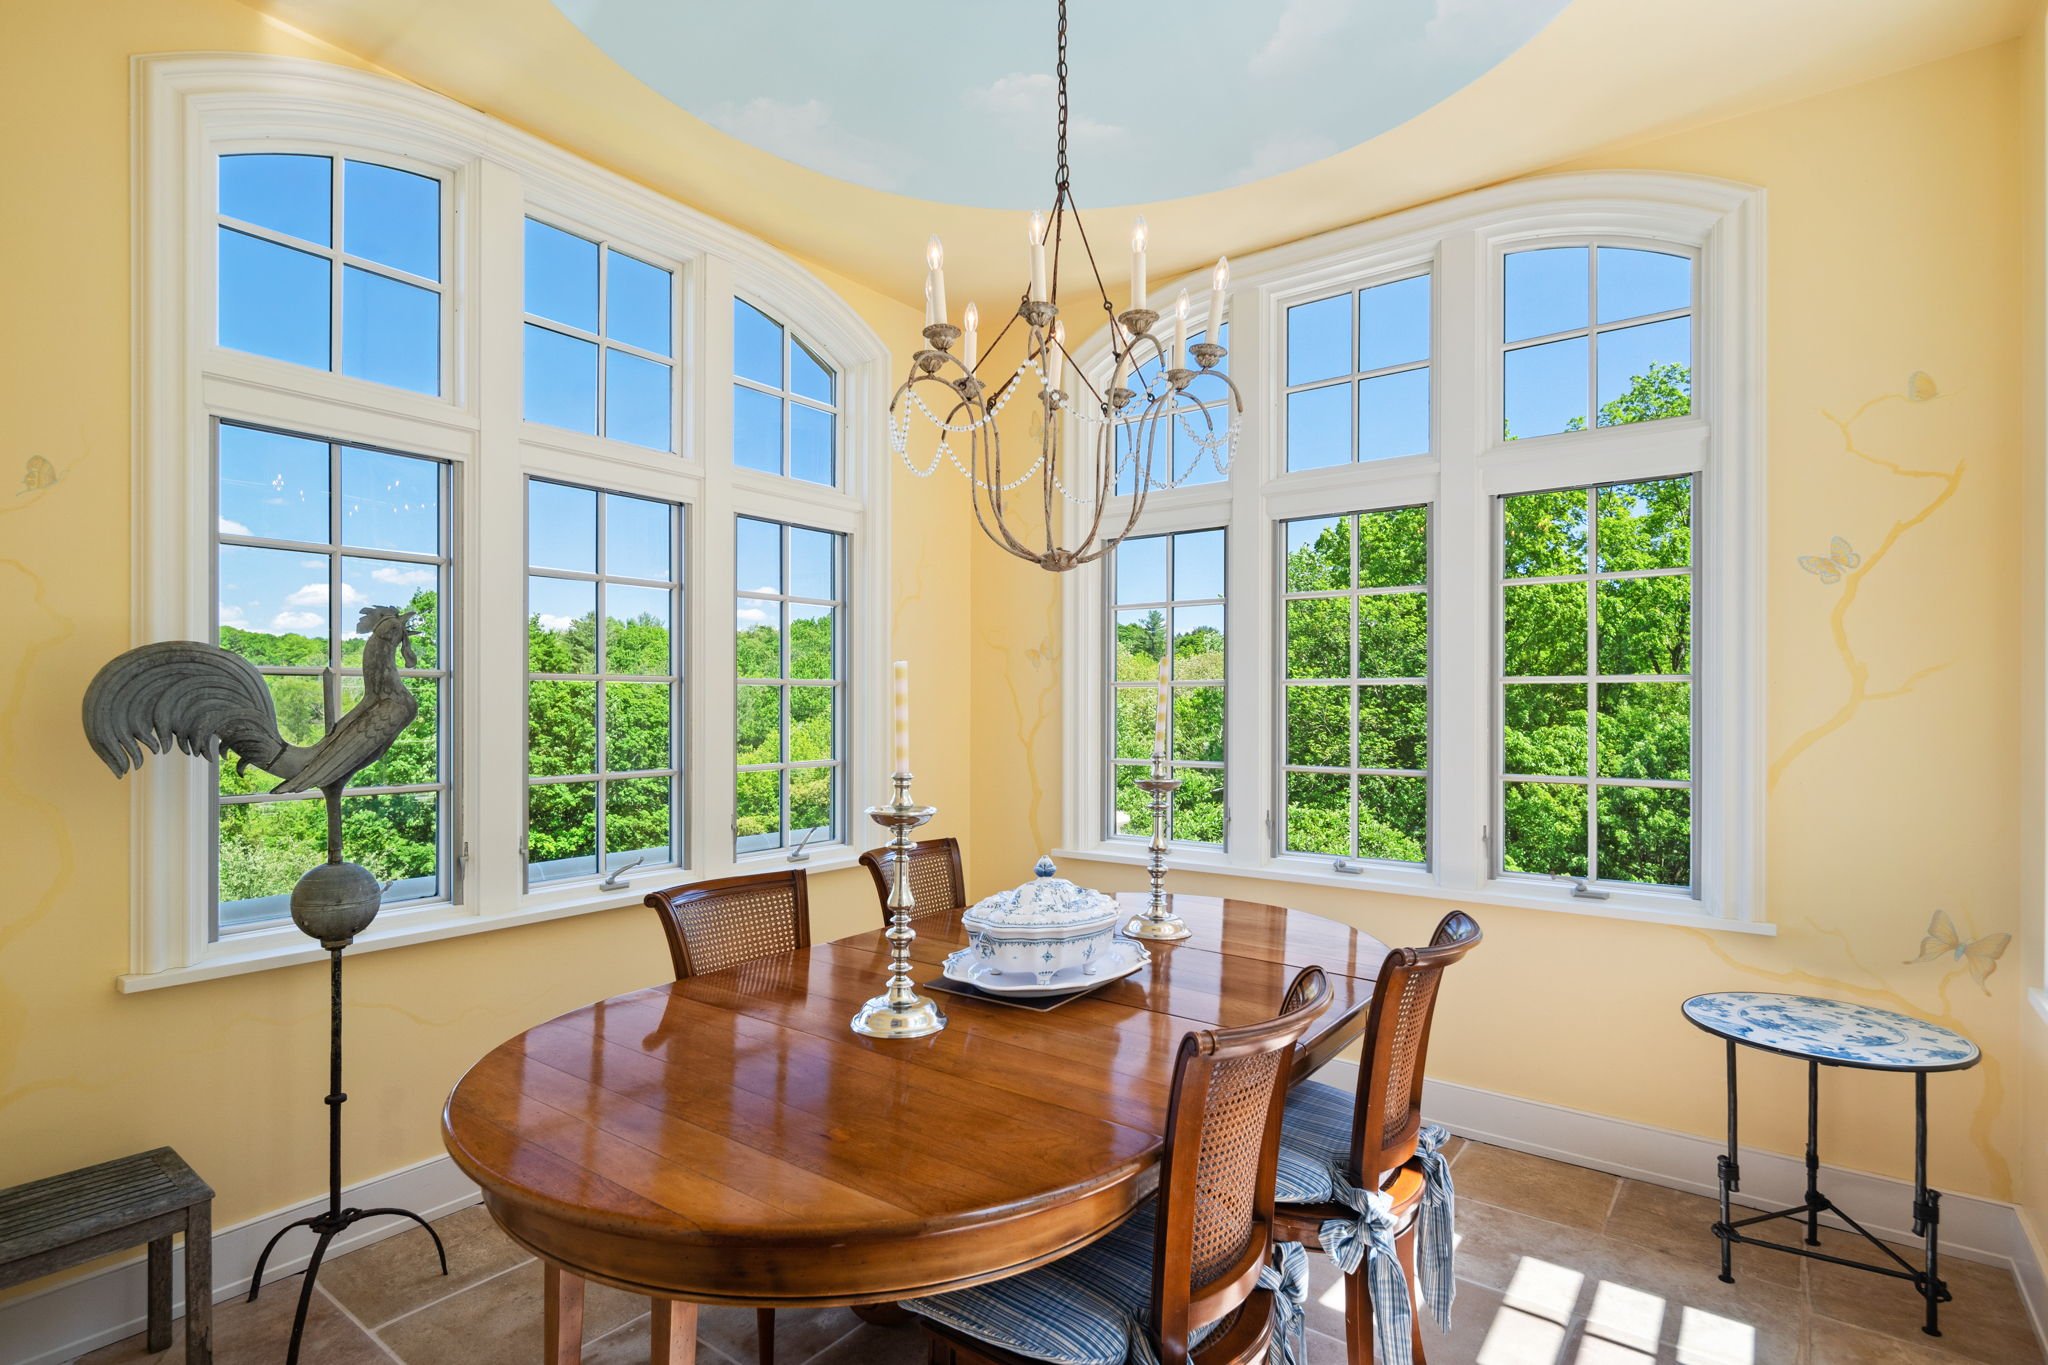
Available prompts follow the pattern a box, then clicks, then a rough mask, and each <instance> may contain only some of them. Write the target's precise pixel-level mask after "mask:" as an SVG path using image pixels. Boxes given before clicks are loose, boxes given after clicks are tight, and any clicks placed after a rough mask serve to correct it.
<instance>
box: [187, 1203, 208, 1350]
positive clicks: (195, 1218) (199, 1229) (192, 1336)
mask: <svg viewBox="0 0 2048 1365" xmlns="http://www.w3.org/2000/svg"><path fill="white" fill-rule="evenodd" d="M212 1361H213V1201H212V1200H207V1201H205V1202H204V1203H199V1204H194V1205H193V1206H192V1207H191V1208H189V1209H186V1210H185V1365H212Z"/></svg>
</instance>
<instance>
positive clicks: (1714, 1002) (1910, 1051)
mask: <svg viewBox="0 0 2048 1365" xmlns="http://www.w3.org/2000/svg"><path fill="white" fill-rule="evenodd" d="M1679 1008H1680V1009H1682V1010H1684V1011H1685V1017H1686V1018H1687V1019H1690V1020H1691V1021H1692V1022H1693V1023H1694V1024H1696V1025H1698V1026H1699V1027H1700V1028H1702V1029H1705V1030H1706V1031H1707V1032H1708V1033H1711V1034H1714V1035H1715V1036H1716V1037H1720V1038H1726V1039H1727V1040H1728V1041H1729V1042H1731V1043H1741V1044H1742V1045H1743V1046H1745V1047H1753V1048H1756V1049H1758V1050H1760V1051H1763V1052H1776V1053H1780V1054H1782V1055H1784V1056H1787V1057H1797V1058H1799V1059H1800V1060H1802V1061H1809V1062H1819V1063H1820V1064H1821V1065H1822V1066H1846V1067H1855V1068H1859V1069H1861V1070H1865V1071H1962V1070H1964V1069H1966V1068H1968V1067H1973V1066H1975V1065H1976V1064H1977V1059H1978V1057H1979V1056H1981V1055H1982V1054H1981V1053H1980V1052H1979V1051H1978V1049H1977V1045H1976V1044H1975V1043H1973V1042H1971V1041H1970V1040H1969V1039H1968V1038H1965V1037H1964V1036H1963V1035H1962V1034H1960V1033H1957V1032H1956V1031H1955V1030H1954V1029H1948V1028H1943V1027H1942V1026H1941V1025H1940V1024H1935V1023H1930V1022H1929V1021H1927V1020H1925V1019H1916V1018H1914V1017H1913V1016H1912V1015H1910V1014H1900V1013H1899V1012H1898V1011H1896V1010H1881V1009H1878V1008H1877V1007H1875V1006H1873V1005H1858V1004H1855V1003H1853V1002H1852V1001H1848V1000H1829V999H1827V998H1826V997H1824V996H1817V995H1783V994H1779V993H1777V992H1774V991H1712V992H1709V993H1708V994H1706V995H1695V996H1693V997H1692V998H1691V999H1690V1000H1687V1001H1686V1002H1685V1003H1684V1004H1683V1005H1681V1006H1679Z"/></svg>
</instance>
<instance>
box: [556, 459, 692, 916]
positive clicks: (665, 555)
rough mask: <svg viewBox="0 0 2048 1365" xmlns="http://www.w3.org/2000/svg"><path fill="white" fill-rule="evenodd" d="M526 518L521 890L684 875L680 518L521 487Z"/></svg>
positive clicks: (568, 492)
mask: <svg viewBox="0 0 2048 1365" xmlns="http://www.w3.org/2000/svg"><path fill="white" fill-rule="evenodd" d="M526 516H527V550H526V559H527V579H526V585H527V586H526V613H527V614H526V659H527V665H526V666H527V674H526V677H527V682H526V713H527V744H526V773H527V793H526V795H527V808H526V858H527V866H526V879H527V885H528V886H529V887H533V886H538V885H543V884H545V883H548V882H551V881H561V880H565V879H570V878H577V877H592V876H596V875H597V874H598V872H599V871H600V870H602V871H604V872H614V871H617V870H619V869H621V868H623V867H626V866H628V865H630V864H634V863H636V862H637V863H640V864H645V865H648V866H654V867H660V866H664V865H669V864H674V863H679V862H681V861H682V860H681V858H680V857H679V856H678V853H677V850H679V849H681V848H682V846H683V845H682V839H681V835H682V802H681V800H680V798H679V792H678V788H679V785H680V781H681V778H682V761H681V740H680V736H681V727H680V725H679V724H678V718H679V717H680V716H681V714H682V709H681V708H682V668H681V664H680V657H681V655H680V649H679V645H678V642H679V640H680V639H681V629H680V627H681V608H682V600H681V598H682V572H681V568H680V566H681V563H682V534H683V527H682V509H681V508H679V507H678V506H676V505H675V504H674V503H670V502H663V501H659V500H656V499H652V498H640V497H631V496H628V495H627V494H624V493H614V492H610V491H607V490H604V489H598V488H590V487H585V486H583V485H580V484H570V483H559V482H556V481H553V480H548V479H537V478H530V479H528V480H527V481H526ZM600 849H601V850H603V856H602V858H601V859H600V857H599V850H600Z"/></svg>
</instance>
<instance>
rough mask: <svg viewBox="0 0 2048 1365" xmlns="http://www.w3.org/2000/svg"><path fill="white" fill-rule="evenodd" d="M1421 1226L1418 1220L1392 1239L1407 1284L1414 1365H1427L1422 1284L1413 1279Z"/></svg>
mask: <svg viewBox="0 0 2048 1365" xmlns="http://www.w3.org/2000/svg"><path fill="white" fill-rule="evenodd" d="M1421 1226H1422V1220H1421V1219H1419V1218H1418V1219H1416V1220H1415V1221H1414V1222H1412V1223H1410V1224H1409V1225H1408V1231H1406V1232H1405V1233H1403V1234H1401V1235H1400V1236H1399V1237H1396V1238H1395V1239H1394V1254H1395V1255H1396V1256H1397V1257H1398V1258H1399V1259H1400V1262H1401V1278H1402V1279H1404V1280H1406V1281H1407V1282H1408V1308H1409V1327H1408V1332H1409V1341H1410V1349H1411V1350H1412V1351H1413V1352H1414V1353H1415V1365H1429V1362H1428V1359H1427V1358H1426V1357H1425V1356H1424V1354H1423V1350H1422V1315H1423V1313H1424V1312H1425V1311H1426V1310H1425V1309H1424V1308H1423V1306H1422V1284H1421V1282H1420V1281H1419V1280H1417V1279H1416V1277H1415V1245H1416V1242H1417V1241H1418V1237H1417V1230H1418V1229H1419V1228H1420V1227H1421Z"/></svg>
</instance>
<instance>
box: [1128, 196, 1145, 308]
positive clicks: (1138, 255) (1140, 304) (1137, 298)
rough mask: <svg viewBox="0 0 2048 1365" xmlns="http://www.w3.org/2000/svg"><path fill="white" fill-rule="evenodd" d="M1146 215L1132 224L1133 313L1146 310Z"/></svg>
mask: <svg viewBox="0 0 2048 1365" xmlns="http://www.w3.org/2000/svg"><path fill="white" fill-rule="evenodd" d="M1145 293H1146V290H1145V215H1144V214H1142V213H1141V214H1139V215H1138V221H1137V222H1135V223H1133V224H1131V311H1132V312H1134V313H1140V312H1143V311H1144V309H1145Z"/></svg>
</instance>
